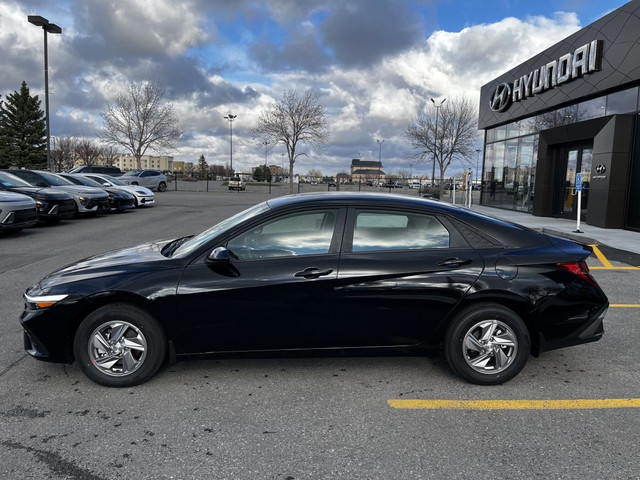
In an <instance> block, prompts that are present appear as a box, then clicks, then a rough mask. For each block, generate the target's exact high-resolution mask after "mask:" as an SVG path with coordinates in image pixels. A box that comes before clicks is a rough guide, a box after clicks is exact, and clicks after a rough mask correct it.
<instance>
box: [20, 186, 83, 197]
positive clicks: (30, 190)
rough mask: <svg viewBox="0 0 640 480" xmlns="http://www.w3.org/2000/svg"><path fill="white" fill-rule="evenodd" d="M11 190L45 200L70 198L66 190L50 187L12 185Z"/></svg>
mask: <svg viewBox="0 0 640 480" xmlns="http://www.w3.org/2000/svg"><path fill="white" fill-rule="evenodd" d="M11 191H12V192H18V193H24V194H25V195H29V196H30V197H35V198H38V199H47V200H71V199H72V198H71V197H70V196H69V194H68V193H67V192H63V191H62V190H56V189H55V188H50V187H12V188H11Z"/></svg>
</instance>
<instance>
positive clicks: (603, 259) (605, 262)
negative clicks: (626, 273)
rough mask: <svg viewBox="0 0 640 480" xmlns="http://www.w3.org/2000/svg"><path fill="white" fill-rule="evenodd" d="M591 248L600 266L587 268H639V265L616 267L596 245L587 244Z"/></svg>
mask: <svg viewBox="0 0 640 480" xmlns="http://www.w3.org/2000/svg"><path fill="white" fill-rule="evenodd" d="M589 246H590V247H591V248H592V249H593V253H595V255H596V257H598V260H600V263H602V266H598V267H589V270H640V267H616V266H614V265H612V264H611V262H610V261H609V260H608V259H607V257H605V256H604V254H603V253H602V252H601V251H600V249H599V248H598V246H597V245H589Z"/></svg>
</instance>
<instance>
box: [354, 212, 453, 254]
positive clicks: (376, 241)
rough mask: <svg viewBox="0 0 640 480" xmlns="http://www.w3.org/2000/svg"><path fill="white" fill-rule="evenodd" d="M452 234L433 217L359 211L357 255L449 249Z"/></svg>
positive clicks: (415, 214)
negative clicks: (361, 253) (358, 253)
mask: <svg viewBox="0 0 640 480" xmlns="http://www.w3.org/2000/svg"><path fill="white" fill-rule="evenodd" d="M449 240H450V239H449V231H448V230H447V229H446V228H445V227H444V226H443V225H442V224H441V223H440V222H439V221H438V219H437V218H436V217H434V216H433V215H426V214H421V213H404V212H382V211H378V212H377V211H358V212H356V218H355V225H354V230H353V251H354V252H371V251H377V250H413V249H424V248H448V247H449Z"/></svg>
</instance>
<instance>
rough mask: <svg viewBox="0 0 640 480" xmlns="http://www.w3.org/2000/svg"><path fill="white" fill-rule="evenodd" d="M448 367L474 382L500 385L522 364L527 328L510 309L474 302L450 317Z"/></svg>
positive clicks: (525, 357) (446, 351)
mask: <svg viewBox="0 0 640 480" xmlns="http://www.w3.org/2000/svg"><path fill="white" fill-rule="evenodd" d="M443 347H444V356H445V358H446V360H447V363H448V364H449V366H450V367H451V369H452V370H453V371H454V372H455V373H457V374H458V375H460V376H461V377H462V378H464V379H465V380H467V381H468V382H471V383H475V384H477V385H499V384H501V383H504V382H507V381H509V380H511V379H512V378H513V377H515V376H516V375H517V374H518V373H520V371H521V370H522V369H523V368H524V366H525V364H526V363H527V360H528V359H529V353H530V348H531V340H530V339H529V330H528V329H527V326H526V325H525V324H524V322H523V321H522V319H521V318H520V317H519V316H518V315H516V314H515V313H514V312H513V311H512V310H509V309H508V308H505V307H503V306H501V305H497V304H482V305H475V306H472V307H469V308H466V309H465V310H463V311H461V312H460V313H459V314H458V315H456V317H455V318H454V319H453V320H452V322H451V324H450V325H449V328H448V329H447V332H446V334H445V337H444V345H443Z"/></svg>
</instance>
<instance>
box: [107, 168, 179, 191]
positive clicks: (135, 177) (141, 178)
mask: <svg viewBox="0 0 640 480" xmlns="http://www.w3.org/2000/svg"><path fill="white" fill-rule="evenodd" d="M118 179H119V180H120V181H121V182H123V183H124V184H126V185H140V186H143V187H147V188H150V189H151V190H157V191H159V192H164V191H165V190H166V189H167V177H166V175H165V174H164V173H162V172H160V171H158V170H129V171H128V172H124V174H123V175H122V176H121V177H118Z"/></svg>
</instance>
